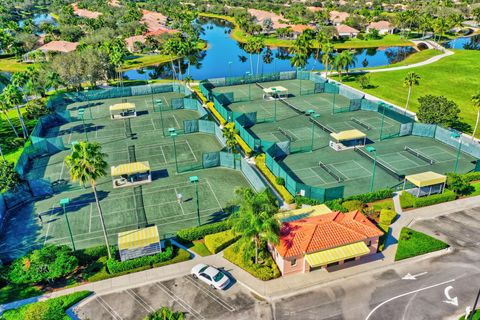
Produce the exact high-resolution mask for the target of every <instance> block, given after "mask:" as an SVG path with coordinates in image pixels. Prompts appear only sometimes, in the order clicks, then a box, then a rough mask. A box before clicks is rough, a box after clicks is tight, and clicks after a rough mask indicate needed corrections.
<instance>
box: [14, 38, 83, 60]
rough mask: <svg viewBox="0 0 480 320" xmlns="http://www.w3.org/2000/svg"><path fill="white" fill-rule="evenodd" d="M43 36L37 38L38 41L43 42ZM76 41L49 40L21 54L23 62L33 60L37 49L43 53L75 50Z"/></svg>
mask: <svg viewBox="0 0 480 320" xmlns="http://www.w3.org/2000/svg"><path fill="white" fill-rule="evenodd" d="M43 40H44V37H41V38H40V39H39V42H38V43H43ZM78 45H79V43H78V42H69V41H63V40H59V41H50V42H48V43H46V44H43V45H41V46H40V47H38V48H36V49H35V50H33V51H30V52H27V53H26V54H24V55H23V62H26V63H31V62H35V61H34V60H35V53H37V52H38V51H40V52H43V54H44V55H46V54H47V53H49V52H51V53H69V52H72V51H75V50H76V49H77V47H78Z"/></svg>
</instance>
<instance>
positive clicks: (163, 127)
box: [152, 96, 165, 137]
mask: <svg viewBox="0 0 480 320" xmlns="http://www.w3.org/2000/svg"><path fill="white" fill-rule="evenodd" d="M152 99H153V96H152ZM155 104H156V105H157V108H158V110H160V122H161V124H162V134H163V136H164V137H165V124H164V123H163V112H162V109H163V101H162V99H157V100H155Z"/></svg>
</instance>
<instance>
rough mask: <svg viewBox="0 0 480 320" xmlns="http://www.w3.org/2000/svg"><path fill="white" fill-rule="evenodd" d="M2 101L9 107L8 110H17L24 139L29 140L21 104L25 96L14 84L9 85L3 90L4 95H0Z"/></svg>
mask: <svg viewBox="0 0 480 320" xmlns="http://www.w3.org/2000/svg"><path fill="white" fill-rule="evenodd" d="M0 99H1V100H3V101H4V103H5V104H6V105H7V108H10V109H11V108H15V109H16V110H17V115H18V119H19V120H20V125H21V126H22V133H23V137H24V138H25V139H27V137H28V129H27V126H26V125H25V121H23V116H22V113H21V112H20V104H21V103H22V102H23V95H22V92H21V91H20V89H19V88H18V87H17V86H14V85H13V84H9V85H8V86H6V87H5V88H3V92H2V94H0Z"/></svg>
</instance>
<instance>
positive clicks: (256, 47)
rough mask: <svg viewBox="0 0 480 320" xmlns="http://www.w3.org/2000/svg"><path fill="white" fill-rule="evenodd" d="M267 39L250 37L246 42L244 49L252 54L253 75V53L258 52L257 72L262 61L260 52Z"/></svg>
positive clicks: (251, 68) (251, 70) (251, 69)
mask: <svg viewBox="0 0 480 320" xmlns="http://www.w3.org/2000/svg"><path fill="white" fill-rule="evenodd" d="M264 46H265V41H264V40H263V38H260V37H248V38H247V42H246V43H245V46H244V48H243V49H244V50H245V51H246V52H247V53H248V54H249V55H250V74H251V75H253V58H252V54H254V53H255V54H257V55H258V56H257V74H258V65H259V63H260V53H261V52H262V51H263V47H264Z"/></svg>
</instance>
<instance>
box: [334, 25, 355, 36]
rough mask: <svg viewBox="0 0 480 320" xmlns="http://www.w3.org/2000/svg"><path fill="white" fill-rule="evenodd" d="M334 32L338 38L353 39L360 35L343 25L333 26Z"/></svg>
mask: <svg viewBox="0 0 480 320" xmlns="http://www.w3.org/2000/svg"><path fill="white" fill-rule="evenodd" d="M335 31H336V34H337V36H338V37H339V38H355V37H356V36H358V34H359V33H360V31H359V30H357V29H355V28H352V27H350V26H347V25H344V24H340V25H338V26H335Z"/></svg>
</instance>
